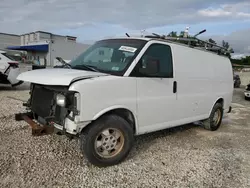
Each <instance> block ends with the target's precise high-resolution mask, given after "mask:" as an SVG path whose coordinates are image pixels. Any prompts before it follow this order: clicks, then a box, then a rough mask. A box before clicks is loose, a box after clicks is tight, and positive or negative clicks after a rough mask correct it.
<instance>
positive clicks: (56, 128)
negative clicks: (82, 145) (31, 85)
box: [15, 112, 90, 136]
mask: <svg viewBox="0 0 250 188" xmlns="http://www.w3.org/2000/svg"><path fill="white" fill-rule="evenodd" d="M15 120H16V121H25V122H26V123H28V124H29V125H30V127H31V130H32V135H33V136H42V135H46V134H53V133H60V134H70V135H72V136H76V135H78V134H79V133H80V132H81V131H82V129H83V128H84V127H86V126H87V125H88V124H89V123H90V121H85V122H81V123H78V124H77V123H75V122H74V121H72V120H70V119H68V118H66V119H65V124H64V126H62V125H58V124H56V123H55V122H53V121H49V123H48V124H49V125H44V124H41V123H39V122H38V121H36V120H35V118H34V116H33V113H32V112H26V113H18V114H15Z"/></svg>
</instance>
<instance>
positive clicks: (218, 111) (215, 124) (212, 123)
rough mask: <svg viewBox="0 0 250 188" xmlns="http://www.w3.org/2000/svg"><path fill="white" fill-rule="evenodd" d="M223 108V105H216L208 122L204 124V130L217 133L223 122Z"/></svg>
mask: <svg viewBox="0 0 250 188" xmlns="http://www.w3.org/2000/svg"><path fill="white" fill-rule="evenodd" d="M222 118H223V106H222V104H221V103H216V104H215V105H214V107H213V109H212V111H211V113H210V116H209V118H208V119H207V120H205V121H204V122H203V125H204V128H205V129H207V130H210V131H216V130H217V129H218V128H219V127H220V125H221V122H222Z"/></svg>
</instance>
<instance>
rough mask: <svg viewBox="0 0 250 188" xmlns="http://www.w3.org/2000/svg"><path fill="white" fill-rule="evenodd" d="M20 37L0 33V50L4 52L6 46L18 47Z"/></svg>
mask: <svg viewBox="0 0 250 188" xmlns="http://www.w3.org/2000/svg"><path fill="white" fill-rule="evenodd" d="M20 38H21V37H20V35H14V34H8V33H0V49H2V50H4V49H6V48H7V47H8V46H14V45H20Z"/></svg>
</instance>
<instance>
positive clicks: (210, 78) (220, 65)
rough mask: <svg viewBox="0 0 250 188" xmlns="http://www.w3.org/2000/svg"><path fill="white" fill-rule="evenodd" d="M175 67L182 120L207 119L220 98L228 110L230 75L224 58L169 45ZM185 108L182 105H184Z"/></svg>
mask: <svg viewBox="0 0 250 188" xmlns="http://www.w3.org/2000/svg"><path fill="white" fill-rule="evenodd" d="M170 45H171V48H172V52H173V61H174V64H175V76H176V81H177V100H178V104H179V108H180V109H182V110H180V112H182V119H186V120H187V121H188V119H193V118H194V117H197V121H198V120H201V119H200V118H201V117H202V118H208V117H209V114H210V111H211V109H212V107H213V105H214V103H215V102H216V100H218V99H219V98H223V100H224V108H225V109H227V108H229V106H230V104H231V101H232V95H233V72H232V66H231V63H230V60H229V59H228V58H226V57H223V56H219V55H216V54H213V53H211V52H205V51H202V50H199V49H193V48H189V47H185V46H182V45H176V44H170ZM184 104H185V105H184Z"/></svg>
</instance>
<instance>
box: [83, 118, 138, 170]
mask: <svg viewBox="0 0 250 188" xmlns="http://www.w3.org/2000/svg"><path fill="white" fill-rule="evenodd" d="M107 129H109V131H110V133H109V134H108V131H105V134H101V133H102V132H103V131H104V130H107ZM112 130H113V131H114V130H115V131H116V133H117V135H119V134H120V137H119V139H115V137H114V132H113V133H112ZM105 135H106V136H105ZM117 137H118V136H117ZM106 139H107V140H108V141H105V140H106ZM97 140H99V141H98V143H99V144H97ZM114 140H116V141H114ZM133 143H134V132H133V128H132V126H131V125H130V124H129V123H128V122H127V121H126V120H124V119H123V118H121V117H120V116H117V115H106V116H103V117H102V118H100V119H98V120H97V121H95V122H94V123H92V124H91V125H89V126H88V127H87V128H86V130H84V131H83V132H82V133H81V134H80V147H81V150H82V152H83V154H84V155H85V156H86V158H87V160H88V161H89V162H90V163H92V164H93V165H95V166H98V167H107V166H113V165H116V164H119V163H121V162H122V161H123V160H125V158H126V157H127V156H128V154H129V152H130V150H131V148H132V146H133ZM96 145H100V147H99V149H97V147H96ZM114 146H117V147H118V149H116V150H115V149H112V148H114ZM119 146H120V148H119ZM104 147H105V148H106V149H104ZM108 147H109V148H108ZM107 148H108V149H107ZM110 149H112V150H110ZM108 150H109V151H110V152H111V153H112V151H113V155H112V156H110V155H107V153H106V156H103V155H105V154H104V152H107V151H108Z"/></svg>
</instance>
